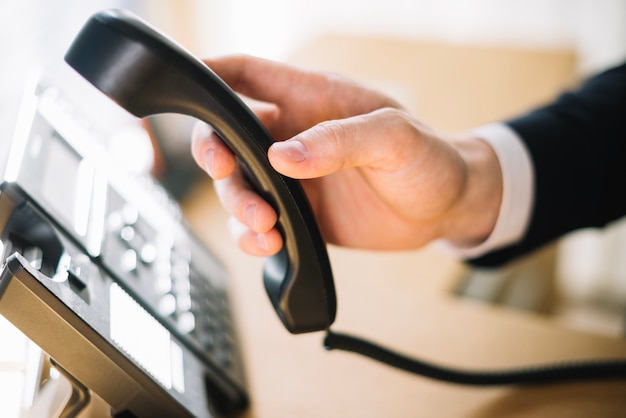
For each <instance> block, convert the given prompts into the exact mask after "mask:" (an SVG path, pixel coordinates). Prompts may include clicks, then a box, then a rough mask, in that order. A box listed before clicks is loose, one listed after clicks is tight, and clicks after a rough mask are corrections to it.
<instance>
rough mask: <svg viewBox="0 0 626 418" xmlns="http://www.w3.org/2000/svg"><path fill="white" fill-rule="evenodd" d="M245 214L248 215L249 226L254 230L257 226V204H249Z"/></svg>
mask: <svg viewBox="0 0 626 418" xmlns="http://www.w3.org/2000/svg"><path fill="white" fill-rule="evenodd" d="M244 216H245V217H246V222H247V223H248V226H249V227H250V228H252V229H253V230H254V227H255V226H256V205H255V204H252V205H248V207H247V208H246V209H245V210H244Z"/></svg>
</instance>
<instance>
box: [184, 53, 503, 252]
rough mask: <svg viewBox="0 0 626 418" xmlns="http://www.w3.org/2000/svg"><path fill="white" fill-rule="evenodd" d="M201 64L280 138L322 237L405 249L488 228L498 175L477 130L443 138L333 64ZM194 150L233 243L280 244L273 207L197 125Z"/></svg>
mask: <svg viewBox="0 0 626 418" xmlns="http://www.w3.org/2000/svg"><path fill="white" fill-rule="evenodd" d="M206 63H207V64H208V65H209V67H211V68H212V69H213V71H215V72H216V73H217V74H218V75H219V76H220V77H221V78H222V79H223V80H224V81H225V82H226V83H227V84H228V85H230V87H231V88H233V89H234V90H235V91H237V92H238V93H240V94H241V95H243V96H245V97H247V98H250V99H253V100H252V101H249V106H250V107H251V109H252V110H253V111H254V112H255V114H256V115H257V116H258V118H259V119H260V121H261V122H262V123H263V124H264V125H265V127H266V128H267V129H268V131H269V132H270V134H271V135H272V136H273V137H274V139H276V141H277V142H275V143H274V144H273V145H272V146H271V147H270V149H269V152H268V158H269V161H270V163H271V165H272V166H273V167H274V168H275V169H276V170H277V171H278V172H280V173H282V174H283V175H286V176H289V177H293V178H296V179H300V180H301V182H302V185H303V187H304V189H305V192H306V193H307V196H308V198H309V200H310V202H311V206H312V208H313V211H314V213H315V216H316V219H317V221H318V224H319V227H320V230H321V233H322V236H323V237H324V239H325V240H326V241H327V242H329V243H332V244H337V245H343V246H348V247H355V248H363V249H374V250H404V249H414V248H419V247H421V246H423V245H425V244H427V243H428V242H430V241H432V240H434V239H436V238H446V239H449V240H452V241H455V242H458V243H461V244H473V243H478V242H480V241H481V240H483V239H484V238H486V236H487V235H488V234H489V233H490V232H491V230H492V228H493V225H494V224H495V220H496V218H497V213H498V209H499V206H500V199H501V189H502V184H501V176H500V170H499V165H498V162H497V159H496V158H495V154H494V153H493V151H492V150H491V148H490V147H489V146H488V145H487V144H486V143H484V142H483V141H481V140H479V139H477V138H472V137H464V138H460V137H459V138H448V137H444V136H443V135H441V134H438V133H436V132H434V131H433V130H431V129H430V128H428V127H427V126H425V125H424V124H422V123H421V122H420V121H418V120H416V119H415V118H413V117H412V116H411V115H410V114H409V113H408V112H407V111H406V110H405V109H403V108H402V107H401V106H400V105H399V104H398V103H397V102H395V101H394V100H392V99H390V98H388V97H386V96H385V95H383V94H381V93H378V92H376V91H373V90H370V89H367V88H365V87H363V86H360V85H358V84H356V83H354V82H352V81H350V80H347V79H344V78H341V77H338V76H336V75H330V74H322V73H315V72H309V71H302V70H299V69H295V68H292V67H288V66H286V65H282V64H278V63H273V62H270V61H266V60H262V59H258V58H253V57H247V56H234V57H225V58H220V59H215V60H207V61H206ZM192 153H193V155H194V158H195V160H196V161H197V163H198V164H199V165H200V166H201V167H203V168H204V169H205V170H206V171H207V172H208V173H209V174H210V175H211V177H212V178H213V179H214V180H215V187H216V191H217V194H218V197H219V199H220V201H221V202H222V204H223V205H224V207H225V208H226V210H227V211H228V212H229V213H231V214H232V215H233V217H234V219H235V220H236V221H235V222H234V223H233V225H234V228H233V233H234V235H235V236H236V237H237V239H238V242H239V246H240V247H241V248H242V249H243V250H244V251H246V252H248V253H250V254H255V255H272V254H275V253H276V252H278V251H279V250H280V248H281V247H282V244H283V242H282V237H281V235H280V233H279V232H278V231H277V230H276V228H275V223H276V220H277V215H276V212H275V211H274V209H273V208H272V207H271V206H270V205H269V204H268V203H267V202H265V201H264V200H263V199H262V198H261V197H260V196H259V195H258V194H257V193H255V192H254V191H253V189H252V188H251V187H250V185H249V184H248V183H247V182H246V181H245V179H244V177H243V175H242V173H241V171H240V170H239V169H238V167H237V161H236V159H235V157H234V155H233V154H232V152H231V151H230V150H229V149H228V147H227V146H226V145H225V144H224V143H223V142H222V141H221V140H220V139H219V138H218V137H217V136H216V135H215V134H213V133H212V132H211V131H210V129H208V127H207V126H206V125H204V124H198V126H197V127H196V129H195V130H194V134H193V145H192Z"/></svg>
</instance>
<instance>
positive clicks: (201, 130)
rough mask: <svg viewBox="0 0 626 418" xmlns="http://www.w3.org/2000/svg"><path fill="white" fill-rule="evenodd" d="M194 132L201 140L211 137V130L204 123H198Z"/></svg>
mask: <svg viewBox="0 0 626 418" xmlns="http://www.w3.org/2000/svg"><path fill="white" fill-rule="evenodd" d="M196 130H197V134H198V135H199V136H200V137H201V138H209V137H210V136H211V135H213V128H212V127H211V126H210V125H208V124H206V123H201V122H199V123H198V124H197V125H196Z"/></svg>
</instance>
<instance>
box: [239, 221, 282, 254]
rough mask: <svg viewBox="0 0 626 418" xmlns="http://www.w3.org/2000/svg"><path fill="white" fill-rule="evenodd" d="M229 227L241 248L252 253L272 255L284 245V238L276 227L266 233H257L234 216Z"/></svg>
mask: <svg viewBox="0 0 626 418" xmlns="http://www.w3.org/2000/svg"><path fill="white" fill-rule="evenodd" d="M228 227H229V230H230V234H231V235H232V236H233V237H234V238H235V240H236V241H237V245H238V246H239V248H241V249H242V250H243V251H245V252H246V253H248V254H250V255H256V256H271V255H274V254H276V253H277V252H278V251H279V250H280V249H281V248H282V246H283V238H282V236H281V235H280V233H279V232H278V230H276V229H275V228H274V229H270V230H269V231H267V232H265V233H257V232H254V231H252V230H251V229H250V228H248V227H247V226H245V225H244V224H242V223H241V222H239V221H238V220H237V219H236V218H234V217H231V218H230V219H229V222H228Z"/></svg>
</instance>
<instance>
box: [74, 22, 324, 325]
mask: <svg viewBox="0 0 626 418" xmlns="http://www.w3.org/2000/svg"><path fill="white" fill-rule="evenodd" d="M65 60H66V62H67V63H68V64H69V65H70V66H72V67H73V68H74V69H75V70H76V71H77V72H78V73H80V74H81V75H82V76H83V77H84V78H86V79H87V80H88V81H89V82H90V83H92V84H93V85H94V86H95V87H97V88H98V89H99V90H101V91H102V92H103V93H105V94H106V95H107V96H109V97H110V98H111V99H113V100H114V101H115V102H117V103H118V104H119V105H120V106H121V107H123V108H124V109H126V110H127V111H128V112H130V113H132V114H133V115H135V116H137V117H146V116H149V115H153V114H159V113H180V114H186V115H189V116H193V117H195V118H197V119H200V120H202V121H204V122H206V123H208V124H209V125H211V126H212V127H213V129H214V130H215V131H216V132H217V133H218V134H219V136H220V137H221V138H222V139H223V140H224V142H225V143H226V144H228V146H229V147H230V148H231V150H232V151H233V152H234V153H235V155H237V157H238V158H239V160H240V161H242V162H243V163H244V164H245V166H246V171H247V172H248V177H249V180H250V182H251V183H252V185H253V186H254V187H255V188H256V189H257V192H258V193H259V194H260V195H261V196H263V197H264V198H265V199H266V200H267V201H268V202H270V203H271V204H272V205H273V206H274V208H275V209H276V211H277V212H278V228H279V230H280V231H281V233H282V234H283V238H284V247H283V249H282V250H281V251H280V252H279V253H278V254H277V255H275V256H272V257H268V258H267V260H266V262H265V266H264V271H263V280H264V284H265V288H266V290H267V293H268V295H269V298H270V300H271V302H272V304H273V305H274V308H275V310H276V312H277V313H278V316H279V317H280V319H281V320H282V322H283V324H284V325H285V327H286V328H287V329H288V330H289V331H290V332H292V333H303V332H311V331H319V330H325V329H327V328H328V327H329V326H330V325H331V324H332V322H333V321H334V319H335V313H336V297H335V289H334V283H333V277H332V270H331V267H330V262H329V260H328V254H327V252H326V246H325V244H324V242H323V240H322V238H321V235H320V232H319V230H318V228H317V224H316V221H315V218H314V216H313V212H312V210H311V207H310V205H309V202H308V200H307V197H306V195H305V193H304V191H303V190H302V187H301V186H300V184H299V183H298V182H297V181H296V180H294V179H290V178H287V177H284V176H282V175H280V174H279V173H277V172H276V171H275V170H274V169H273V168H272V167H271V166H270V164H269V161H268V159H267V151H268V148H269V146H270V145H271V144H272V142H273V140H272V138H271V136H270V135H269V133H268V132H267V131H266V130H265V128H264V127H263V126H262V124H261V123H260V122H259V120H258V119H257V118H256V117H255V115H254V114H253V113H252V112H251V111H250V110H249V109H248V108H247V106H246V105H245V104H244V103H243V102H242V101H241V100H240V98H239V97H238V96H237V95H236V94H235V93H234V92H233V91H232V90H231V89H230V88H229V87H228V86H227V85H226V84H225V83H224V82H223V81H222V80H221V79H220V78H219V77H218V76H217V75H216V74H215V73H214V72H213V71H211V70H210V69H209V68H208V67H207V66H206V65H205V64H204V63H203V62H202V61H200V60H198V59H196V58H195V57H193V56H192V55H191V54H190V53H188V52H187V51H186V50H184V49H183V48H181V47H180V46H179V45H177V44H176V43H175V42H173V41H172V40H171V39H169V38H168V37H166V36H164V35H163V34H161V33H159V32H158V31H157V30H155V29H153V28H152V27H151V26H149V25H148V24H146V23H145V22H143V21H142V20H141V19H139V18H137V17H136V16H134V15H132V14H131V13H129V12H126V11H123V10H108V11H104V12H100V13H97V14H95V15H93V16H92V17H91V18H90V19H89V20H88V21H87V23H86V24H85V26H84V27H83V28H82V30H81V31H80V33H79V34H78V36H77V37H76V39H75V40H74V42H73V43H72V45H71V47H70V49H69V50H68V52H67V54H66V56H65Z"/></svg>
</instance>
